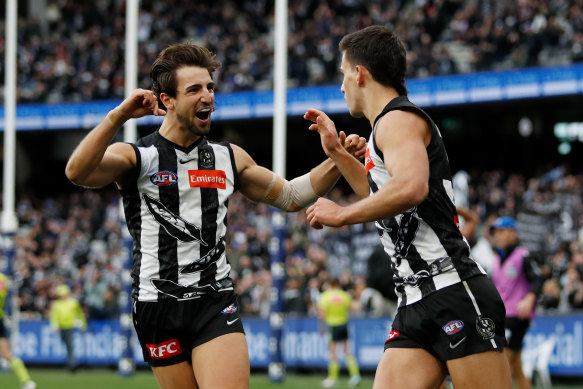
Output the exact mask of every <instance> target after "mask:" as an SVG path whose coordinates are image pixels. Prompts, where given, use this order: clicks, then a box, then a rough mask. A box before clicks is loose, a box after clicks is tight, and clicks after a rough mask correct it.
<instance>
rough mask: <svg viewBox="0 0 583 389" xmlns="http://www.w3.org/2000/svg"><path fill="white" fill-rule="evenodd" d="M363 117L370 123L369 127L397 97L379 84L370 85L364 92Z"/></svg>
mask: <svg viewBox="0 0 583 389" xmlns="http://www.w3.org/2000/svg"><path fill="white" fill-rule="evenodd" d="M364 94H365V98H364V101H365V103H366V104H365V107H364V116H366V118H367V119H368V120H369V121H370V125H371V127H373V126H374V121H375V119H376V118H377V116H379V115H380V113H381V112H382V111H383V109H384V108H385V106H386V105H387V104H388V103H389V102H390V101H391V100H393V99H394V98H396V97H399V94H398V93H397V91H396V90H395V89H393V88H387V87H386V86H383V85H381V84H379V83H374V84H371V85H370V86H369V87H368V88H367V89H366V90H365V91H364Z"/></svg>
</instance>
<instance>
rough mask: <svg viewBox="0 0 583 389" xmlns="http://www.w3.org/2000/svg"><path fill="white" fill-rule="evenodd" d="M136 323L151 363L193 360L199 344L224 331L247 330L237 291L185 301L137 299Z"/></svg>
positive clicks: (172, 363) (158, 364)
mask: <svg viewBox="0 0 583 389" xmlns="http://www.w3.org/2000/svg"><path fill="white" fill-rule="evenodd" d="M134 327H135V329H136V333H137V335H138V339H139V341H140V345H141V346H142V353H143V355H144V361H146V362H147V363H148V364H149V365H150V366H169V365H174V364H177V363H181V362H184V361H188V362H190V361H191V359H192V349H194V348H195V347H197V346H199V345H201V344H203V343H206V342H208V341H210V340H212V339H214V338H217V337H219V336H221V335H225V334H229V333H234V332H242V333H245V331H244V330H243V323H241V317H240V316H239V308H238V306H237V295H236V294H235V293H234V292H233V291H224V292H216V293H209V294H206V295H204V296H202V297H201V298H196V299H190V300H183V301H178V300H171V299H168V300H163V301H159V302H146V301H136V302H135V305H134Z"/></svg>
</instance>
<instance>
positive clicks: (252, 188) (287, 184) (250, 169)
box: [231, 135, 366, 212]
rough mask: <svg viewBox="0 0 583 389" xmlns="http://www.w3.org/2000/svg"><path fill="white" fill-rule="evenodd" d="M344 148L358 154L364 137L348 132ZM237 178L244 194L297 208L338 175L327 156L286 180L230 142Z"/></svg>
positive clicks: (324, 189)
mask: <svg viewBox="0 0 583 389" xmlns="http://www.w3.org/2000/svg"><path fill="white" fill-rule="evenodd" d="M344 140H345V144H346V145H347V148H348V149H349V150H351V151H352V152H354V153H355V154H357V155H359V154H362V152H363V149H364V148H365V147H366V141H365V140H364V138H361V137H358V136H356V135H351V136H349V137H348V138H346V139H344ZM231 146H232V148H233V154H234V156H235V164H236V165H237V171H238V173H239V180H240V182H241V188H240V192H241V193H242V194H243V195H245V196H246V197H247V198H249V199H251V200H253V201H257V202H264V203H267V204H270V205H273V206H275V207H277V208H280V209H283V210H285V211H288V212H295V211H298V210H300V209H302V208H304V207H306V206H307V205H309V204H311V203H313V202H314V201H315V200H316V199H317V198H318V197H319V196H323V195H325V194H326V193H328V191H329V190H330V189H332V187H334V185H335V184H336V181H337V180H338V178H339V177H340V172H339V171H338V169H337V168H336V165H335V164H334V162H333V161H332V160H331V159H327V160H325V161H324V162H322V163H321V164H320V165H318V166H316V167H315V168H314V169H312V170H311V171H310V172H309V173H308V174H305V175H303V176H300V177H297V178H294V179H293V180H290V181H288V180H286V179H284V178H283V177H280V176H278V175H277V174H275V173H273V172H272V171H271V170H269V169H267V168H265V167H262V166H259V165H257V164H256V163H255V161H254V160H253V159H252V158H251V156H250V155H249V154H248V153H247V152H246V151H245V150H243V149H242V148H241V147H239V146H236V145H231Z"/></svg>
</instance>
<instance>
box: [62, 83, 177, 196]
mask: <svg viewBox="0 0 583 389" xmlns="http://www.w3.org/2000/svg"><path fill="white" fill-rule="evenodd" d="M165 114H166V112H165V111H163V110H161V109H160V108H158V101H157V99H156V96H154V93H153V92H152V91H149V90H144V89H137V90H135V91H134V92H133V93H132V94H131V95H130V96H129V97H128V98H126V99H125V100H124V101H123V102H122V103H121V104H120V105H119V106H117V107H116V108H114V109H112V110H111V111H110V112H109V113H108V114H107V116H106V117H105V119H103V121H102V122H101V123H99V124H98V125H97V126H96V127H95V128H94V129H93V130H91V132H89V134H87V136H86V137H85V138H84V139H83V140H82V141H81V143H80V144H79V145H78V146H77V148H76V149H75V151H73V154H72V155H71V157H70V158H69V161H68V162H67V167H66V168H65V174H66V175H67V178H69V180H71V182H73V183H74V184H76V185H80V186H84V187H93V188H95V187H102V186H105V185H107V184H110V183H111V182H113V181H116V182H118V184H119V183H120V182H119V181H120V180H121V178H122V176H123V174H124V173H125V172H127V171H128V170H129V169H131V168H132V167H133V166H135V164H136V156H135V153H134V150H133V148H132V146H130V145H129V144H125V143H114V144H111V145H110V143H111V141H112V139H113V137H114V136H115V134H116V133H117V131H118V130H119V129H120V128H121V126H122V125H123V124H124V123H125V122H126V121H127V120H128V119H131V118H139V117H142V116H146V115H156V116H158V115H165Z"/></svg>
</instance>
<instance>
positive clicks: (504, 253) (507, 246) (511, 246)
mask: <svg viewBox="0 0 583 389" xmlns="http://www.w3.org/2000/svg"><path fill="white" fill-rule="evenodd" d="M490 229H491V230H492V232H493V239H494V250H495V254H496V255H495V258H494V262H493V267H492V281H493V282H494V285H496V288H497V289H498V292H499V293H500V296H501V297H502V300H503V301H504V306H505V307H506V320H505V327H506V333H507V340H508V345H507V347H506V349H505V353H506V356H507V357H508V362H509V364H510V370H511V373H512V379H513V380H514V382H515V384H516V387H517V388H518V389H530V388H531V384H530V381H529V380H528V378H526V376H525V375H524V372H523V371H522V358H521V354H522V341H523V339H524V335H525V334H526V331H527V330H528V327H529V326H530V322H531V319H532V318H533V317H534V311H535V307H536V301H537V298H538V295H539V294H540V291H541V289H542V284H543V279H542V276H541V271H540V268H539V264H538V260H537V257H536V256H534V255H531V254H530V253H529V251H528V249H527V248H526V247H522V246H520V245H519V242H518V236H517V232H518V229H517V226H516V221H515V220H514V219H513V218H511V217H509V216H502V217H499V218H498V219H496V221H494V224H492V226H491V227H490Z"/></svg>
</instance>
